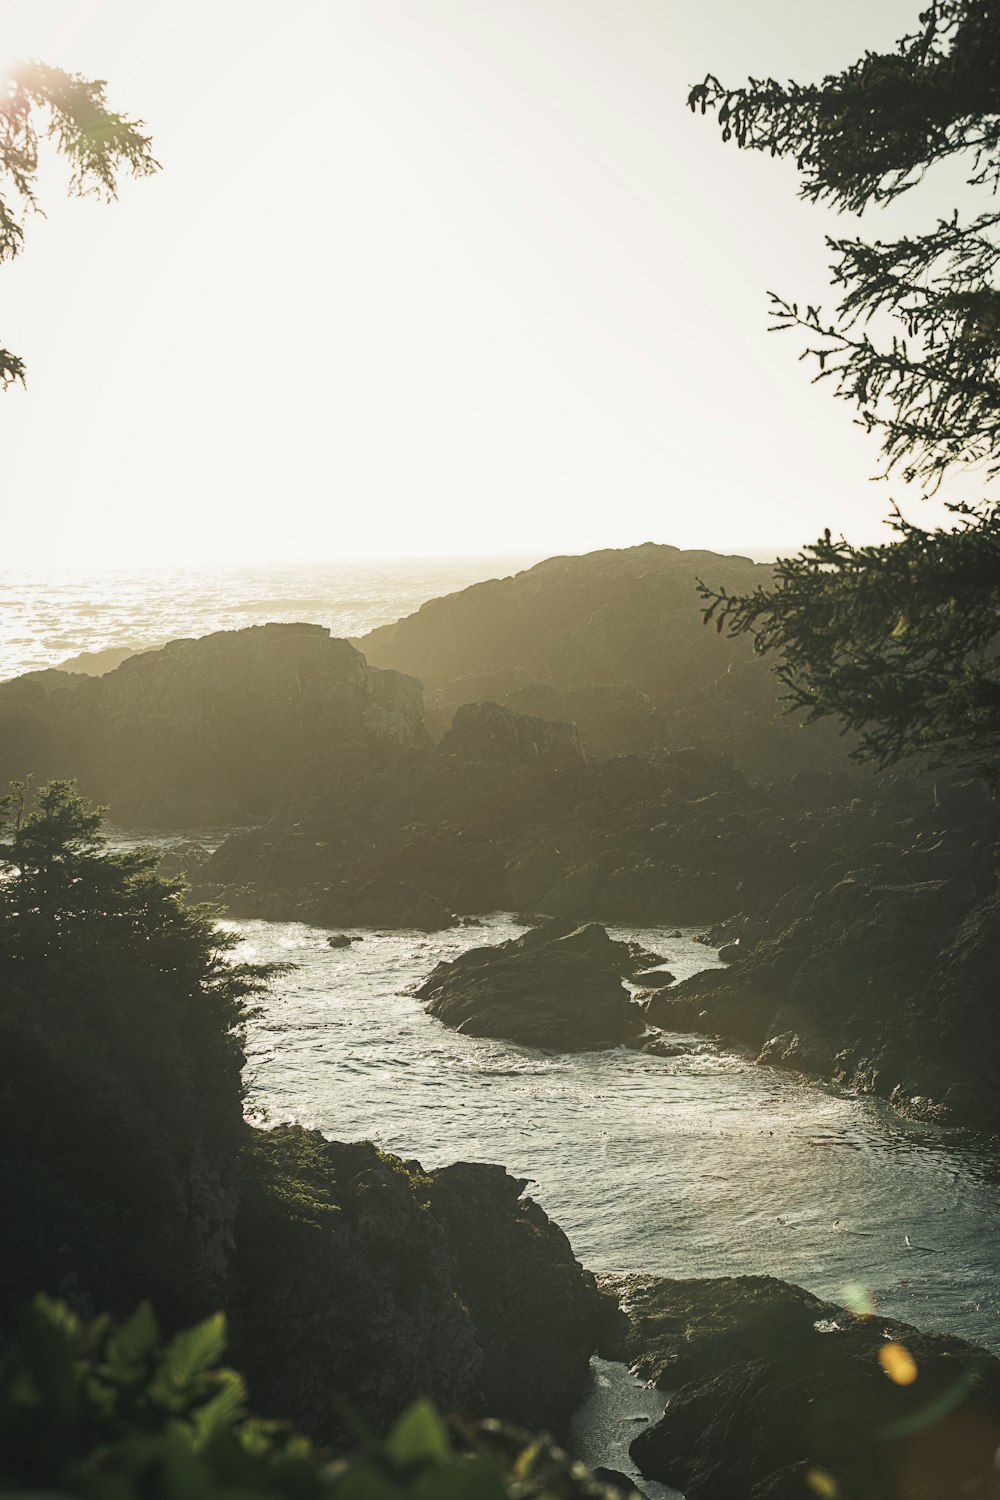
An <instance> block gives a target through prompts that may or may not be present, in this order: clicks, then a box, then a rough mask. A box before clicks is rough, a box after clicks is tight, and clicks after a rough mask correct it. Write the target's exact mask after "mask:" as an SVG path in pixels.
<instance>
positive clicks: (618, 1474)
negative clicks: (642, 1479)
mask: <svg viewBox="0 0 1000 1500" xmlns="http://www.w3.org/2000/svg"><path fill="white" fill-rule="evenodd" d="M594 1478H595V1479H599V1480H600V1481H601V1483H602V1484H605V1485H607V1486H608V1488H609V1489H611V1490H614V1491H615V1493H616V1494H617V1495H638V1496H639V1500H646V1496H645V1494H644V1492H643V1491H642V1490H640V1489H638V1488H637V1486H636V1485H635V1484H633V1482H632V1480H631V1479H630V1478H629V1477H628V1475H627V1474H623V1473H622V1471H621V1469H606V1468H605V1467H604V1466H603V1464H601V1465H599V1466H598V1467H597V1468H596V1469H595V1470H594Z"/></svg>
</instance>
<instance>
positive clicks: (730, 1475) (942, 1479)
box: [601, 1277, 1000, 1500]
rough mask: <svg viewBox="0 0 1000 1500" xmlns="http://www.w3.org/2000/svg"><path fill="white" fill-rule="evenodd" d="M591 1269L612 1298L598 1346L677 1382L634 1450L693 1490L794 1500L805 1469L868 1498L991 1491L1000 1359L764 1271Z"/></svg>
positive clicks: (649, 1374) (929, 1498)
mask: <svg viewBox="0 0 1000 1500" xmlns="http://www.w3.org/2000/svg"><path fill="white" fill-rule="evenodd" d="M601 1280H602V1285H603V1286H604V1288H605V1290H608V1289H616V1290H617V1291H618V1293H619V1296H620V1298H621V1309H622V1310H621V1312H620V1314H619V1318H618V1321H617V1323H616V1324H612V1326H611V1327H610V1328H608V1329H607V1330H606V1332H605V1333H604V1336H603V1341H602V1347H601V1352H602V1354H604V1355H605V1357H608V1358H628V1359H631V1360H632V1362H633V1364H634V1366H635V1367H636V1369H637V1373H639V1374H640V1375H645V1376H646V1378H648V1379H653V1380H655V1382H656V1384H657V1385H659V1386H660V1387H662V1388H673V1389H675V1390H676V1394H675V1395H674V1396H673V1397H672V1398H671V1400H670V1402H669V1404H668V1406H667V1408H666V1410H665V1412H664V1414H663V1416H662V1417H661V1418H660V1420H659V1421H658V1422H656V1423H655V1424H654V1425H653V1426H652V1427H650V1428H648V1429H647V1430H646V1431H644V1432H643V1433H641V1434H640V1435H639V1436H638V1437H637V1438H636V1439H635V1441H634V1442H633V1443H632V1445H631V1449H630V1451H631V1454H632V1456H633V1458H634V1459H635V1461H636V1463H637V1464H638V1466H639V1468H640V1470H641V1472H642V1473H644V1474H646V1475H648V1476H649V1477H651V1478H655V1479H658V1480H660V1481H661V1482H664V1483H667V1484H670V1485H673V1486H674V1487H676V1488H678V1489H680V1490H681V1491H683V1493H684V1494H685V1495H686V1496H687V1497H688V1500H732V1497H733V1496H739V1495H746V1496H748V1497H749V1496H755V1497H757V1500H765V1497H770V1500H779V1497H780V1500H785V1497H789V1500H790V1497H791V1496H792V1495H793V1494H795V1493H796V1489H795V1484H796V1482H797V1481H801V1478H802V1476H803V1475H804V1474H805V1473H806V1472H807V1471H809V1470H812V1471H813V1472H814V1473H815V1472H817V1471H820V1472H821V1473H822V1474H823V1475H825V1476H826V1480H827V1482H828V1484H830V1485H832V1486H834V1487H835V1488H831V1489H829V1490H828V1491H827V1492H828V1493H831V1494H833V1493H838V1494H841V1495H845V1496H858V1497H864V1500H898V1497H899V1496H901V1495H905V1496H907V1497H909V1500H958V1497H959V1496H961V1495H968V1494H980V1495H983V1496H987V1495H995V1494H996V1493H997V1489H998V1486H997V1475H996V1469H995V1466H994V1462H993V1455H994V1453H995V1451H996V1448H997V1444H998V1442H1000V1362H998V1361H997V1360H996V1359H994V1358H993V1357H992V1356H991V1355H989V1354H987V1353H986V1352H985V1351H984V1350H981V1349H977V1348H975V1347H974V1346H973V1345H970V1344H967V1343H964V1342H963V1341H962V1340H960V1339H954V1338H949V1337H947V1336H945V1335H937V1334H935V1335H931V1334H923V1333H920V1332H919V1331H918V1330H917V1329H915V1328H911V1327H910V1326H908V1325H907V1324H902V1323H897V1322H894V1321H892V1320H887V1319H884V1318H880V1317H871V1316H867V1317H857V1316H854V1315H853V1314H851V1313H850V1312H848V1311H847V1310H846V1309H844V1308H841V1307H838V1306H837V1305H836V1304H833V1303H828V1302H823V1301H821V1300H820V1299H819V1298H816V1297H813V1296H812V1295H811V1294H810V1293H808V1292H805V1291H803V1290H802V1288H800V1287H795V1286H791V1285H789V1284H787V1283H785V1282H780V1281H776V1280H775V1279H774V1278H772V1277H724V1278H719V1279H718V1280H711V1281H670V1280H667V1279H664V1278H654V1277H617V1278H608V1277H605V1278H602V1279H601ZM814 1489H815V1487H814ZM799 1493H801V1492H799Z"/></svg>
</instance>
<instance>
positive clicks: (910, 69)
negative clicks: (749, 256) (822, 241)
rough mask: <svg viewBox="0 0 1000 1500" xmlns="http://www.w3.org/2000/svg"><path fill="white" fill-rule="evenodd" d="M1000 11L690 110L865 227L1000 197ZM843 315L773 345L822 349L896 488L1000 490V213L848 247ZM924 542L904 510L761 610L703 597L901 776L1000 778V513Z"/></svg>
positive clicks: (783, 567)
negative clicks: (940, 176)
mask: <svg viewBox="0 0 1000 1500" xmlns="http://www.w3.org/2000/svg"><path fill="white" fill-rule="evenodd" d="M998 55H1000V7H998V6H997V5H996V3H995V0H935V3H934V4H932V5H931V6H930V7H929V8H928V9H927V10H925V11H924V12H923V13H922V14H921V16H920V20H919V26H918V29H917V30H916V31H915V32H914V33H913V34H912V35H909V36H906V37H904V38H903V39H902V41H900V42H899V44H898V46H897V48H896V50H895V51H893V52H890V53H875V52H867V53H866V54H865V56H864V57H863V58H862V59H861V60H860V61H859V62H857V63H855V64H854V65H853V66H851V67H850V68H847V69H846V70H845V71H843V72H842V73H839V74H831V75H828V76H827V77H825V78H824V79H823V80H822V82H821V83H819V84H813V85H807V86H806V85H800V84H798V83H789V84H779V83H777V82H775V80H774V79H766V80H759V79H751V80H750V81H749V83H748V85H747V86H746V87H743V88H738V89H729V88H726V87H724V86H723V85H722V84H720V83H719V81H718V80H717V79H716V78H714V77H712V76H709V77H708V78H706V80H705V81H704V82H703V83H701V84H699V85H698V86H697V87H696V88H694V89H693V90H692V91H691V94H690V97H689V101H688V102H689V104H690V107H691V108H692V109H694V110H697V109H700V110H701V111H702V112H703V113H704V112H705V111H706V110H708V109H712V110H714V111H715V112H716V114H717V118H718V122H719V125H720V127H721V130H722V135H723V138H724V139H725V140H730V139H735V141H736V143H737V145H738V146H740V147H742V148H745V149H747V150H754V151H768V152H770V154H771V155H772V156H789V155H790V156H792V157H794V158H795V160H796V163H797V165H798V167H799V170H800V172H801V174H802V186H801V192H802V195H803V196H804V197H806V198H807V199H810V200H812V201H826V202H829V203H831V204H833V205H834V206H835V207H837V208H839V209H842V210H846V211H850V212H857V213H860V212H861V211H862V210H864V209H865V208H867V207H869V206H870V205H872V204H880V203H887V202H891V201H893V200H895V199H896V198H898V197H899V196H900V195H901V194H902V193H904V192H906V191H908V190H909V189H911V188H912V187H914V186H916V185H917V184H919V183H920V182H921V181H922V180H923V178H924V176H925V174H926V172H927V170H928V168H929V167H931V166H932V165H933V164H935V163H937V162H941V161H943V160H945V159H948V158H950V157H953V156H954V157H959V158H963V159H964V161H965V165H966V167H967V176H968V180H969V182H970V184H972V185H973V186H975V187H978V188H981V189H985V190H986V191H988V192H989V193H991V194H995V192H996V189H997V186H998V184H1000V84H998V81H997V71H996V59H997V56H998ZM828 244H829V246H830V249H831V250H832V252H833V253H834V256H835V262H834V265H833V268H832V269H833V276H834V283H835V285H836V286H837V288H838V289H839V292H840V301H839V304H838V306H837V308H836V310H835V311H834V312H833V313H832V314H824V312H823V311H822V309H821V308H819V307H812V306H809V307H806V308H805V309H803V308H801V307H800V306H799V305H798V304H797V303H793V302H788V301H786V300H784V299H782V298H780V297H776V296H773V295H772V303H773V310H774V325H773V326H774V327H775V328H777V329H789V328H798V329H801V330H805V332H806V333H807V334H808V335H809V339H810V346H809V348H808V349H807V350H806V354H807V355H809V356H812V357H813V358H814V359H815V360H816V361H817V362H818V366H819V368H818V372H817V376H816V378H817V379H818V380H831V381H832V382H833V385H834V389H835V391H836V393H837V395H838V396H840V397H842V398H843V399H845V400H847V401H849V402H851V403H853V404H854V405H855V406H856V407H857V408H858V410H859V412H860V417H859V420H860V422H861V423H862V425H863V426H865V427H866V428H867V429H868V430H869V431H875V432H877V433H878V434H879V435H880V438H881V442H882V451H883V454H884V457H885V461H886V470H887V472H888V471H891V470H897V469H898V470H899V471H901V472H902V474H903V476H904V477H905V478H906V479H907V480H919V481H921V482H923V483H924V484H925V485H926V486H927V487H928V488H929V489H931V490H933V489H934V488H936V486H937V485H938V484H939V483H940V481H941V479H942V478H943V476H944V475H945V474H946V473H947V472H948V470H950V469H952V468H960V467H969V466H975V467H979V468H981V469H985V470H986V472H987V474H988V475H990V476H995V475H997V474H1000V363H998V361H1000V290H998V288H997V285H996V279H997V269H998V263H1000V212H997V211H996V210H995V209H990V210H988V211H986V212H982V213H979V214H976V215H975V216H973V217H972V218H969V219H967V220H962V219H960V217H959V214H958V213H957V211H956V212H955V213H953V214H951V215H949V216H947V217H944V218H939V219H938V220H937V222H936V223H935V224H934V225H933V227H932V228H929V229H928V230H927V232H925V233H923V234H919V235H912V236H904V237H902V238H899V239H895V240H886V241H883V240H875V241H867V240H862V239H860V238H847V239H837V240H829V241H828ZM951 510H952V515H953V517H954V524H953V526H952V527H951V528H939V529H937V530H933V531H927V530H924V529H922V528H921V527H919V526H916V525H914V524H913V523H912V522H910V521H908V520H905V519H904V518H903V517H902V516H901V515H900V514H899V513H898V512H897V513H896V514H895V517H894V520H893V525H894V526H895V529H896V532H897V535H898V540H897V541H896V542H894V543H890V544H887V545H885V546H881V547H854V546H852V545H850V544H849V543H848V542H846V541H844V540H843V539H839V540H834V539H833V538H832V537H831V536H830V533H829V532H827V533H826V534H825V535H824V537H822V538H821V539H820V540H819V541H818V542H817V543H815V544H814V545H812V546H810V547H807V548H805V549H804V550H803V551H802V552H801V553H800V554H799V555H798V556H796V557H794V558H790V559H782V560H781V561H780V562H779V563H778V565H777V569H776V574H775V580H774V585H773V587H770V588H767V589H758V590H757V591H756V592H755V593H754V594H752V595H751V596H749V597H746V596H743V597H740V596H731V595H729V594H728V593H726V591H725V590H724V589H723V590H719V589H711V588H708V587H704V586H703V587H702V594H703V596H704V597H705V599H706V610H705V614H706V618H708V619H713V618H714V619H715V621H716V624H717V626H718V628H719V629H723V628H728V630H729V633H730V634H732V635H739V634H742V633H743V632H747V631H749V632H751V633H752V634H753V635H754V637H755V639H756V643H757V646H758V648H759V649H760V650H761V651H765V652H767V651H773V650H777V651H779V652H780V653H781V654H782V656H783V665H782V666H781V668H780V669H779V676H780V677H781V678H782V680H783V681H784V683H785V685H786V688H787V689H788V695H789V700H790V703H791V706H792V707H802V708H805V709H806V710H807V711H808V713H809V716H810V717H812V718H816V717H818V716H821V715H824V714H833V715H836V716H838V717H839V718H840V719H841V720H842V722H843V723H844V724H845V726H847V727H849V728H852V729H856V730H860V731H861V732H862V738H861V742H860V745H859V747H858V750H857V751H856V752H855V753H856V754H857V755H859V756H861V757H863V758H872V759H874V760H876V761H877V762H879V763H880V764H882V765H886V764H889V763H891V762H892V761H894V760H896V759H897V758H898V757H899V756H901V755H904V754H908V753H911V752H918V753H926V754H928V755H929V756H930V757H931V759H932V760H933V761H934V762H935V763H937V764H944V763H952V762H961V763H966V764H973V765H976V766H977V767H979V768H981V769H984V770H986V771H987V772H989V773H991V774H992V772H993V771H994V770H995V769H996V766H997V764H998V759H997V751H998V740H1000V678H998V672H997V641H996V636H997V632H998V629H1000V572H998V570H997V557H998V551H1000V507H998V505H997V503H996V502H993V501H989V502H984V503H982V504H964V505H958V506H953V507H951Z"/></svg>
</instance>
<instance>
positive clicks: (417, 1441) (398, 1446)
mask: <svg viewBox="0 0 1000 1500" xmlns="http://www.w3.org/2000/svg"><path fill="white" fill-rule="evenodd" d="M385 1447H386V1452H387V1453H388V1455H389V1457H390V1458H391V1459H393V1460H394V1462H396V1463H398V1464H419V1463H445V1462H446V1461H447V1460H448V1459H449V1458H450V1457H451V1444H450V1443H449V1441H448V1434H447V1432H446V1431H445V1426H444V1423H443V1422H442V1421H441V1418H440V1417H439V1416H438V1414H437V1412H436V1411H435V1410H434V1408H433V1406H431V1404H430V1402H429V1401H417V1402H415V1403H414V1405H413V1406H411V1407H410V1409H409V1410H408V1411H405V1412H404V1413H403V1415H402V1416H401V1417H400V1419H399V1421H398V1422H397V1423H396V1425H395V1426H394V1427H393V1429H392V1431H391V1432H390V1434H389V1436H388V1438H387V1439H386V1445H385Z"/></svg>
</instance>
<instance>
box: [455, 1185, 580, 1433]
mask: <svg viewBox="0 0 1000 1500" xmlns="http://www.w3.org/2000/svg"><path fill="white" fill-rule="evenodd" d="M526 1186H527V1183H526V1182H525V1181H524V1180H523V1179H522V1178H514V1177H511V1176H510V1175H509V1174H508V1173H507V1171H506V1169H505V1168H504V1167H501V1166H493V1165H486V1164H483V1163H482V1162H456V1163H455V1164H454V1165H452V1166H450V1167H444V1168H442V1169H441V1170H440V1171H438V1172H433V1173H431V1185H430V1188H429V1203H430V1212H431V1213H432V1215H433V1216H434V1219H435V1220H436V1222H437V1223H439V1224H440V1225H441V1226H442V1228H443V1229H444V1231H445V1233H446V1234H447V1236H448V1240H449V1244H450V1245H451V1247H452V1253H453V1256H454V1259H455V1290H456V1293H457V1295H458V1297H459V1298H460V1301H461V1304H462V1306H463V1307H465V1308H466V1309H467V1310H468V1313H469V1316H470V1318H471V1319H472V1321H473V1323H474V1325H475V1328H476V1332H477V1338H478V1341H479V1344H480V1346H481V1348H482V1349H483V1354H484V1359H483V1368H482V1373H481V1375H480V1390H481V1405H480V1407H479V1409H480V1410H481V1411H484V1412H488V1413H490V1414H492V1415H495V1416H500V1417H502V1418H504V1420H506V1421H511V1422H522V1423H525V1424H530V1425H532V1426H534V1427H536V1428H538V1427H541V1428H547V1429H548V1430H549V1431H551V1432H555V1433H557V1434H559V1435H562V1434H563V1433H564V1432H565V1431H566V1429H567V1428H568V1425H569V1420H570V1417H571V1416H572V1414H573V1412H574V1410H575V1409H576V1407H577V1405H578V1404H579V1402H580V1400H581V1398H582V1396H583V1393H584V1390H585V1389H586V1387H587V1385H588V1383H589V1380H590V1364H589V1361H590V1356H591V1354H592V1353H593V1351H594V1347H595V1345H596V1343H597V1338H598V1326H599V1319H600V1313H601V1298H600V1295H599V1293H598V1291H597V1285H596V1282H595V1280H594V1278H593V1276H592V1275H591V1274H590V1273H589V1272H587V1271H584V1270H583V1269H582V1268H581V1267H580V1265H579V1263H578V1261H577V1260H576V1258H575V1256H574V1255H573V1251H572V1248H571V1246H570V1243H569V1240H568V1239H567V1238H566V1235H565V1234H564V1233H563V1231H562V1230H561V1229H560V1228H559V1227H558V1225H556V1224H554V1223H553V1222H552V1220H551V1219H549V1218H548V1217H547V1215H546V1214H545V1213H544V1212H543V1210H542V1209H541V1208H540V1207H539V1206H538V1204H537V1203H535V1202H534V1201H533V1200H532V1199H531V1198H524V1197H522V1196H521V1195H522V1194H523V1192H524V1189H525V1187H526Z"/></svg>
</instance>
